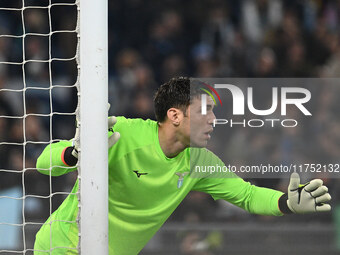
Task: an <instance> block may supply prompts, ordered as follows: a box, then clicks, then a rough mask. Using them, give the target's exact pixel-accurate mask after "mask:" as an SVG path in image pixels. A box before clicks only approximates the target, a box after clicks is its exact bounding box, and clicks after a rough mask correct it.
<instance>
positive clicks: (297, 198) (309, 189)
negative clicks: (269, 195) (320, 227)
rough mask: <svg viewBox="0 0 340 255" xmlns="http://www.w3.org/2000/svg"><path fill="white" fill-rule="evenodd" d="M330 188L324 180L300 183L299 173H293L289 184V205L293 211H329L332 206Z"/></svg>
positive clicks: (301, 212)
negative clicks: (324, 183) (330, 203)
mask: <svg viewBox="0 0 340 255" xmlns="http://www.w3.org/2000/svg"><path fill="white" fill-rule="evenodd" d="M330 200H331V196H330V195H329V193H328V188H327V187H326V186H324V185H323V182H322V180H320V179H314V180H312V181H310V182H309V183H307V184H304V185H301V184H300V176H299V174H298V173H292V175H291V176H290V182H289V186H288V199H287V206H288V208H289V209H290V211H292V212H293V213H299V214H303V213H312V212H327V211H330V210H331V206H330V205H329V204H327V202H329V201H330Z"/></svg>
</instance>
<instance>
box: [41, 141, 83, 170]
mask: <svg viewBox="0 0 340 255" xmlns="http://www.w3.org/2000/svg"><path fill="white" fill-rule="evenodd" d="M70 146H72V143H71V142H70V141H60V142H57V143H52V144H49V145H48V146H46V148H45V149H44V150H43V152H42V153H41V154H40V156H39V157H38V159H37V163H36V168H37V170H38V171H39V172H40V173H42V174H46V175H50V174H51V175H52V176H60V175H63V174H66V173H69V172H72V171H75V170H77V167H76V166H69V165H67V164H66V163H65V161H64V160H63V154H64V153H65V149H66V148H68V147H70Z"/></svg>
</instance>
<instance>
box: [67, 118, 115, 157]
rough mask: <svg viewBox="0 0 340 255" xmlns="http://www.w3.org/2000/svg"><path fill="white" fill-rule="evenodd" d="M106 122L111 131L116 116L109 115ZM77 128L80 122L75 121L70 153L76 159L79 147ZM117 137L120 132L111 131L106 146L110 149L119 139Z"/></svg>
mask: <svg viewBox="0 0 340 255" xmlns="http://www.w3.org/2000/svg"><path fill="white" fill-rule="evenodd" d="M107 122H108V131H111V132H113V126H114V125H115V124H116V122H117V118H116V117H115V116H111V117H109V119H108V121H107ZM79 129H80V124H79V122H78V121H77V128H76V134H75V136H74V138H73V141H72V146H73V150H72V155H73V157H75V158H77V159H78V150H79V147H80V136H79ZM119 138H120V134H119V133H118V132H113V134H112V135H111V136H109V138H108V148H109V149H110V148H111V147H112V146H113V145H114V144H115V143H116V142H117V141H118V140H119Z"/></svg>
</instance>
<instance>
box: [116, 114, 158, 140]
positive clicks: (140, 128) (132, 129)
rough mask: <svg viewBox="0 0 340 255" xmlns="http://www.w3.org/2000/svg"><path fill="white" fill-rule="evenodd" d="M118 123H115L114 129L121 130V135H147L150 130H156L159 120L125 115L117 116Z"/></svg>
mask: <svg viewBox="0 0 340 255" xmlns="http://www.w3.org/2000/svg"><path fill="white" fill-rule="evenodd" d="M116 118H117V123H116V124H115V125H114V128H113V131H115V132H119V133H120V134H121V136H122V137H123V136H124V135H127V136H129V135H132V134H134V135H137V134H144V135H147V133H148V132H154V131H156V127H157V122H156V121H154V120H150V119H147V120H144V119H141V118H126V117H124V116H117V117H116Z"/></svg>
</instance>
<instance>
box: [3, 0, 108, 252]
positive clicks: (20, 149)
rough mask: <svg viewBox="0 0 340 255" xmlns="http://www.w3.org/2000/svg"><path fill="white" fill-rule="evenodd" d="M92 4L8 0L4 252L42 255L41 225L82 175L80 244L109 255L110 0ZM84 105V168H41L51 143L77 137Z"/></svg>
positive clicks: (5, 17) (81, 162) (86, 249)
mask: <svg viewBox="0 0 340 255" xmlns="http://www.w3.org/2000/svg"><path fill="white" fill-rule="evenodd" d="M92 2H93V3H91V1H89V0H77V1H75V0H2V1H1V2H0V254H33V253H34V242H35V235H36V233H37V231H38V230H39V229H40V228H41V226H42V225H43V224H44V223H45V222H46V220H47V219H48V218H49V216H50V215H51V214H52V213H53V212H54V211H55V210H56V209H57V208H58V207H59V206H60V204H61V203H62V202H63V201H64V199H65V198H66V197H67V196H68V195H70V192H71V190H72V187H73V185H74V184H75V182H76V181H77V180H78V181H79V187H80V188H79V192H77V193H76V195H77V197H78V201H79V203H78V206H79V213H78V217H77V220H76V221H75V222H70V223H77V226H78V228H79V244H78V246H77V247H75V248H73V249H75V250H77V251H78V252H79V253H81V254H94V252H93V251H96V252H97V253H98V254H107V236H108V234H107V228H108V227H107V147H105V146H103V145H104V144H105V141H106V137H105V135H106V134H107V133H105V132H107V46H106V44H107V1H102V0H101V1H92ZM80 39H81V40H80ZM77 105H78V108H77ZM76 108H77V109H78V111H77V112H79V113H80V114H79V116H80V117H79V121H80V123H81V128H80V134H81V136H80V141H81V143H80V144H81V147H80V150H79V160H78V163H77V167H78V171H74V172H71V173H69V174H66V175H62V176H58V177H54V176H52V174H51V170H52V166H51V167H50V169H49V170H48V171H47V172H46V173H45V174H41V173H39V172H38V171H37V169H36V160H37V158H38V157H39V155H40V154H41V152H42V151H43V150H44V148H45V147H46V146H48V145H51V144H52V143H56V142H59V141H61V140H72V138H73V136H74V132H75V113H76ZM103 130H105V131H104V134H103V135H97V133H98V131H103ZM98 146H99V147H98ZM96 147H97V148H96ZM94 148H95V149H94ZM94 159H96V160H98V161H99V162H100V163H99V164H96V169H94V166H93V164H91V161H93V160H94ZM64 167H65V166H64ZM95 171H96V172H97V173H98V175H93V173H95ZM91 173H92V175H91ZM93 184H95V185H96V186H95V187H98V186H100V188H99V189H94V188H93ZM71 195H72V194H71ZM83 219H86V220H83ZM46 224H53V222H48V221H47V222H46ZM94 237H95V238H94ZM91 238H93V239H92V241H89V240H91ZM50 240H53V233H52V231H51V233H50ZM70 248H72V247H70ZM54 249H55V248H54V247H50V250H49V251H48V253H46V254H54V253H53V250H54ZM44 254H45V253H44Z"/></svg>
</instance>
